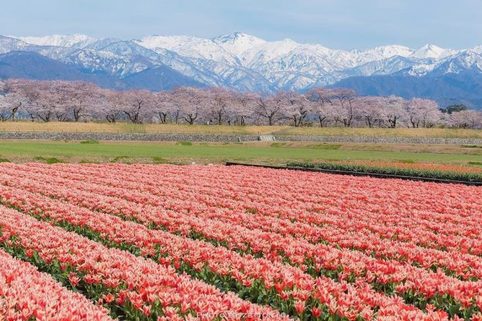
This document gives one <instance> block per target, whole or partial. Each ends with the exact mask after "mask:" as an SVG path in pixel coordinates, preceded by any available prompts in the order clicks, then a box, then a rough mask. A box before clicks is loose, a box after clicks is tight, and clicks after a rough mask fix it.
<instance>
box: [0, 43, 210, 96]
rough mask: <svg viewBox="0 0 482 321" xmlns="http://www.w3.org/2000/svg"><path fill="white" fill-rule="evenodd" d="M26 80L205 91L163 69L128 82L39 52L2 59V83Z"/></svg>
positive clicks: (7, 56)
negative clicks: (193, 88)
mask: <svg viewBox="0 0 482 321" xmlns="http://www.w3.org/2000/svg"><path fill="white" fill-rule="evenodd" d="M8 78H24V79H34V80H71V81H74V80H79V81H88V82H93V83H95V84H97V85H99V86H102V87H105V88H115V89H128V88H147V87H151V88H148V89H152V90H161V89H171V88H173V87H180V86H191V87H202V86H203V85H202V84H201V83H199V82H196V81H195V80H193V79H191V78H189V77H186V76H184V75H182V74H180V73H179V72H177V71H175V70H173V69H171V68H169V67H167V66H159V67H157V68H156V69H150V70H149V71H148V72H140V73H137V74H132V75H130V76H129V77H128V78H119V77H114V76H112V75H110V74H108V73H106V72H103V71H90V70H86V69H82V68H80V67H79V66H78V65H71V64H66V63H63V62H59V61H56V60H53V59H50V58H48V57H45V56H42V55H40V54H38V53H35V52H26V51H13V52H10V53H7V54H3V55H0V79H8Z"/></svg>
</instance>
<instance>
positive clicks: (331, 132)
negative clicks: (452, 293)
mask: <svg viewBox="0 0 482 321" xmlns="http://www.w3.org/2000/svg"><path fill="white" fill-rule="evenodd" d="M0 131H4V132H5V131H6V132H32V131H34V132H35V131H37V132H90V133H92V132H95V133H147V134H156V133H159V134H163V133H178V134H224V135H230V134H232V135H265V134H273V135H314V136H383V137H387V136H390V137H393V136H397V137H441V138H482V130H471V129H448V128H429V129H427V128H416V129H413V128H412V129H409V128H395V129H392V128H338V127H337V128H320V127H302V128H296V127H290V126H216V125H211V126H207V125H193V126H189V125H173V124H164V125H163V124H142V125H135V124H128V123H117V124H107V123H63V122H49V123H38V122H34V123H33V122H26V121H21V122H0Z"/></svg>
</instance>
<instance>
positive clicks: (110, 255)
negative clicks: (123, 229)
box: [0, 206, 288, 321]
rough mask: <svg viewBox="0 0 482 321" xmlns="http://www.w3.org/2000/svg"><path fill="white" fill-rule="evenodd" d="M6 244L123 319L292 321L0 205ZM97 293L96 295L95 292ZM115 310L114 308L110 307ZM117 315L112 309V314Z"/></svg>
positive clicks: (229, 294)
mask: <svg viewBox="0 0 482 321" xmlns="http://www.w3.org/2000/svg"><path fill="white" fill-rule="evenodd" d="M0 216H1V218H2V219H1V220H0V226H1V228H2V236H1V238H0V240H1V244H2V246H3V247H5V248H9V249H12V248H13V249H16V250H17V251H22V253H25V254H26V255H27V256H28V257H35V256H38V257H39V258H40V259H41V260H42V262H45V264H47V265H49V264H50V265H52V264H54V265H55V264H58V265H59V266H60V269H58V271H59V272H60V271H64V273H69V280H70V283H71V285H72V287H74V288H75V287H76V285H78V284H82V285H85V284H87V285H89V286H90V289H91V291H90V292H92V291H93V290H92V289H95V290H96V291H97V293H96V295H97V297H98V298H101V299H102V300H103V301H105V302H109V303H112V302H115V307H117V310H120V312H118V311H117V310H116V313H117V315H118V316H120V317H121V318H127V319H131V318H134V317H135V318H138V319H140V320H143V319H146V320H147V319H149V320H150V319H152V318H154V319H155V318H156V317H159V319H158V320H183V319H186V320H217V319H220V318H223V320H241V319H243V318H244V319H250V320H273V321H274V320H288V317H286V316H283V315H281V314H279V313H277V312H276V311H274V310H272V309H270V308H266V307H262V306H258V305H254V304H251V303H249V302H246V301H244V300H241V299H240V298H239V297H237V296H236V295H235V294H233V293H225V294H223V293H221V292H220V291H219V290H218V289H216V288H215V287H212V286H209V285H207V284H205V283H203V282H200V281H196V280H192V279H190V278H189V277H187V276H185V275H179V274H177V273H175V271H174V270H173V269H172V268H168V267H164V266H162V265H159V264H156V263H154V262H152V261H150V260H146V259H143V258H141V257H136V256H134V255H132V254H130V253H128V252H125V251H121V250H118V249H109V248H106V247H105V246H103V245H101V244H99V243H97V242H93V241H91V240H88V239H87V238H84V237H82V236H79V235H77V234H75V233H71V232H67V231H65V230H63V229H60V228H58V227H54V226H51V225H49V224H48V223H46V222H40V221H38V220H36V219H34V218H32V217H30V216H28V215H25V214H22V213H20V212H17V211H15V210H12V209H7V208H5V207H3V206H0ZM94 292H95V291H94ZM109 307H110V306H109ZM111 311H112V310H111Z"/></svg>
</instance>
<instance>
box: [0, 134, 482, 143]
mask: <svg viewBox="0 0 482 321" xmlns="http://www.w3.org/2000/svg"><path fill="white" fill-rule="evenodd" d="M0 139H39V140H64V141H65V140H66V141H70V140H78V141H82V140H98V141H102V140H108V141H170V142H177V141H191V142H250V141H258V140H259V136H257V135H256V136H255V135H209V134H208V135H204V134H142V133H124V134H115V133H52V132H0ZM275 139H276V140H277V141H282V142H290V141H291V142H303V141H306V142H322V143H323V142H326V143H374V144H454V145H482V139H480V138H438V137H391V136H386V137H382V136H275Z"/></svg>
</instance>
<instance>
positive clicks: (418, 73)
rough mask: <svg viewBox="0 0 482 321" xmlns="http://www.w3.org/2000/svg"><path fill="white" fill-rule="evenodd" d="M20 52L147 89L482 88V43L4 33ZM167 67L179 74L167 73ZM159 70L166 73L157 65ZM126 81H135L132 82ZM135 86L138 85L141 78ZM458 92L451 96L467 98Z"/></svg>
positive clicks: (2, 47) (4, 42) (0, 47)
mask: <svg viewBox="0 0 482 321" xmlns="http://www.w3.org/2000/svg"><path fill="white" fill-rule="evenodd" d="M16 51H29V52H36V53H38V54H40V55H43V56H45V57H48V58H50V59H53V60H56V61H58V62H61V63H64V64H66V65H69V66H74V67H75V68H78V69H81V70H83V71H84V72H90V73H92V74H96V73H105V74H107V75H109V76H111V77H114V78H115V79H117V80H118V81H121V82H122V80H123V79H124V78H129V79H139V83H144V84H145V86H146V88H147V87H149V86H148V83H147V79H140V78H142V77H139V76H142V75H146V77H147V75H149V76H148V78H149V79H150V81H155V80H156V78H155V75H163V76H164V77H168V75H171V76H172V77H176V80H175V81H173V82H171V81H170V80H169V79H167V78H163V79H164V81H166V82H167V83H175V84H177V85H179V86H182V85H193V86H220V87H227V88H230V89H235V90H240V91H256V92H261V93H272V92H275V91H279V90H296V91H307V90H309V89H311V88H313V87H316V86H341V85H344V86H352V87H350V88H355V87H356V88H355V89H357V90H358V91H359V93H360V94H362V95H363V94H366V93H367V92H371V90H369V88H371V89H373V88H375V89H376V88H379V89H380V88H381V86H378V85H377V86H375V87H373V86H374V83H375V82H374V81H375V80H379V79H381V78H379V77H380V76H387V77H388V76H391V77H392V78H393V77H396V78H403V80H404V81H402V82H399V83H401V84H404V86H413V85H414V83H418V84H420V83H424V82H423V81H421V80H422V79H434V78H436V77H438V78H440V77H446V78H447V80H449V79H454V78H457V77H454V75H456V74H460V75H467V77H466V78H462V79H460V77H458V81H459V82H462V83H463V85H464V86H465V89H466V90H463V91H453V92H454V93H455V92H458V93H461V92H463V93H465V94H467V92H469V93H470V95H469V96H471V97H474V94H475V98H471V99H469V101H468V102H469V103H470V104H471V105H478V104H479V102H480V101H482V99H479V96H478V95H479V94H478V93H472V92H470V88H478V85H476V84H478V77H476V76H477V75H478V74H481V75H482V46H478V47H474V48H469V49H458V50H456V49H446V48H441V47H438V46H436V45H434V44H427V45H424V46H422V47H420V48H415V49H413V48H409V47H406V46H402V45H387V46H379V47H375V48H371V49H366V50H356V49H355V50H340V49H331V48H327V47H325V46H322V45H320V44H310V43H298V42H296V41H294V40H291V39H283V40H279V41H266V40H264V39H261V38H258V37H256V36H252V35H249V34H246V33H242V32H235V33H231V34H226V35H221V36H217V37H214V38H201V37H194V36H183V35H181V36H162V35H153V36H146V37H143V38H140V39H130V40H125V39H114V38H100V39H97V38H94V37H90V36H86V35H80V34H75V35H70V36H69V35H51V36H44V37H13V36H0V53H3V54H5V53H9V52H16ZM159 68H160V69H159ZM165 68H170V69H172V71H174V72H171V71H169V72H167V69H165ZM162 69H164V70H166V72H160V71H159V70H162ZM156 70H157V71H158V72H156ZM469 70H470V71H472V72H473V73H475V74H476V76H474V74H472V73H470V76H469V74H468V73H466V72H467V71H469ZM134 75H135V76H134ZM374 77H375V78H374ZM377 77H378V78H377ZM350 79H351V80H350ZM355 79H356V81H355ZM159 81H160V80H159ZM159 81H155V82H156V83H157V85H156V86H154V87H159V85H160V82H159ZM474 81H475V83H474ZM438 83H439V82H435V83H434V86H435V85H436V84H438ZM442 83H444V84H447V83H450V82H448V81H446V82H442ZM125 85H126V86H128V87H129V86H130V85H129V82H127V83H126V84H125ZM133 86H136V88H137V85H136V84H133ZM161 87H162V86H161ZM385 87H386V86H385ZM385 87H384V88H385ZM445 87H446V85H444V86H442V87H441V88H435V89H434V90H432V93H431V94H430V95H429V96H433V95H432V94H435V99H436V100H438V101H439V102H441V101H445V100H446V97H444V98H443V99H442V98H438V97H437V95H436V93H437V92H440V91H441V90H442V89H443V88H445ZM397 92H399V90H398V89H397V88H385V89H384V90H381V89H380V91H379V92H378V91H377V94H386V93H389V94H396V93H397ZM420 92H422V93H423V91H420ZM454 95H455V94H454ZM458 95H459V94H458ZM458 95H455V96H454V97H451V99H454V100H457V99H459V100H462V99H465V98H466V97H462V96H458ZM427 98H429V97H427ZM430 98H434V97H430ZM480 98H482V97H480ZM465 100H466V99H465Z"/></svg>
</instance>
